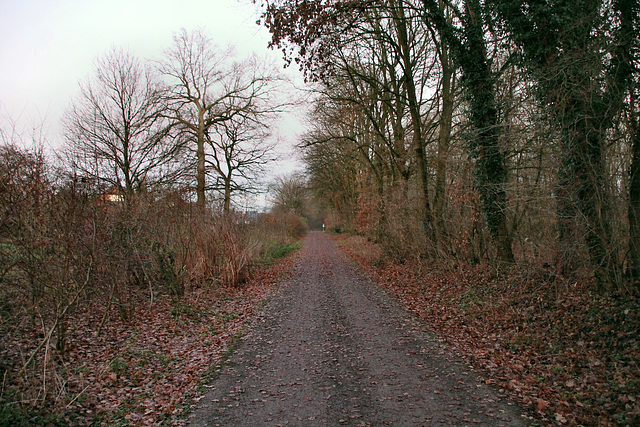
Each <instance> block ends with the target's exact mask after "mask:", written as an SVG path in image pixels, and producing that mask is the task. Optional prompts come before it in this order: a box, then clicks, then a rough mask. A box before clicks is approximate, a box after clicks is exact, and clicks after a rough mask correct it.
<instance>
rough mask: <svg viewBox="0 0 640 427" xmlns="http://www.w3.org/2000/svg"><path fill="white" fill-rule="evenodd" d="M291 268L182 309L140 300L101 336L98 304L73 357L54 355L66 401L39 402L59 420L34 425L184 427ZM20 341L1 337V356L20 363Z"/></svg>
mask: <svg viewBox="0 0 640 427" xmlns="http://www.w3.org/2000/svg"><path fill="white" fill-rule="evenodd" d="M292 262H293V259H292V257H289V258H286V259H284V260H282V261H280V262H278V263H277V264H275V265H273V266H271V267H269V268H263V269H260V270H258V271H256V272H255V273H254V274H253V277H252V279H251V280H250V282H248V283H247V284H246V286H243V287H234V286H226V287H222V286H221V287H217V288H210V289H208V290H205V289H199V290H195V291H194V292H190V293H189V294H188V295H186V296H185V298H184V299H183V300H182V301H181V302H180V303H179V305H176V304H173V303H172V302H171V299H170V298H169V297H168V296H167V297H164V298H161V299H159V300H156V301H155V302H154V303H153V304H149V302H148V301H145V299H144V296H142V295H141V296H139V298H140V301H139V302H138V303H137V304H135V307H136V309H135V313H134V314H133V316H132V321H130V322H128V323H123V322H122V321H120V320H117V319H118V316H117V315H115V314H114V315H113V316H110V319H113V320H112V321H110V322H107V323H106V324H105V325H104V327H103V329H102V331H101V333H100V335H98V334H97V329H98V325H99V324H100V322H101V319H102V317H103V316H104V313H103V312H102V310H101V309H98V308H96V305H95V304H93V305H89V306H81V307H79V308H78V310H76V311H75V312H74V314H73V316H72V317H71V318H70V319H69V325H70V328H69V331H68V338H67V339H68V351H67V352H66V354H64V355H63V356H59V355H57V354H55V356H52V357H56V358H57V360H56V364H57V366H56V368H55V370H54V372H51V373H50V376H51V377H52V378H54V379H55V380H56V381H58V382H59V383H60V384H59V386H60V390H61V392H60V393H61V396H60V399H58V401H57V402H55V403H51V404H49V405H42V404H38V403H37V402H32V404H31V406H32V407H33V408H37V409H36V410H37V411H38V412H40V413H41V414H44V413H48V414H52V416H50V417H48V418H45V417H44V416H42V417H39V418H38V420H37V421H33V420H34V418H32V422H43V423H50V422H51V420H56V422H58V423H61V424H65V425H89V424H92V425H113V424H118V423H124V424H127V425H140V426H144V425H157V424H159V423H161V422H162V423H166V424H171V425H179V424H182V421H181V420H180V414H182V413H183V411H184V409H185V404H186V403H188V402H189V401H190V400H194V401H197V400H199V399H200V398H201V396H202V392H203V391H205V390H206V387H203V388H202V389H201V390H200V391H198V390H197V388H198V387H199V386H204V383H205V382H206V380H207V378H210V377H211V375H214V374H215V371H216V368H217V367H218V366H219V364H220V363H221V362H222V361H223V360H224V358H225V356H226V354H227V352H228V349H229V348H230V346H232V345H233V343H234V341H235V340H236V339H237V338H238V337H239V336H240V335H241V334H242V331H243V330H244V328H245V327H246V326H247V324H248V321H249V320H250V318H251V316H252V315H254V314H255V313H256V310H259V308H260V306H261V304H262V303H263V302H264V301H265V300H266V298H267V297H268V295H269V293H270V292H271V290H272V289H273V286H274V284H275V283H277V282H278V280H279V279H280V278H281V277H282V275H283V274H285V272H286V271H288V270H289V268H290V267H291V265H292ZM131 298H135V297H134V296H131ZM112 310H116V309H115V308H112ZM32 329H33V330H32V331H31V332H32V333H26V334H22V335H20V340H22V341H26V340H29V339H33V345H34V346H35V345H37V342H38V341H39V340H38V330H37V328H32ZM25 332H28V331H25ZM16 336H17V335H11V336H9V335H7V336H5V337H2V338H0V357H2V358H3V359H4V360H5V361H9V360H20V358H19V357H15V356H16V355H12V354H9V353H11V351H12V350H11V349H15V348H26V347H28V346H26V345H25V343H24V342H21V343H20V345H19V346H18V345H15V344H16V343H12V342H9V341H10V340H11V339H18V338H15V337H16ZM28 337H32V338H28ZM50 354H54V352H53V351H51V352H50ZM2 367H3V368H4V369H16V367H11V366H4V365H3V366H2ZM37 378H38V377H37V376H32V377H30V376H28V375H25V380H24V381H26V382H29V381H36V383H34V384H32V385H31V386H30V385H29V384H28V383H25V384H20V385H17V387H18V389H29V388H32V389H33V388H35V389H37V388H38V387H40V386H41V384H39V383H37ZM4 386H5V385H3V390H4ZM14 386H16V385H14ZM14 389H15V388H14ZM0 415H2V413H0ZM42 420H49V421H42ZM0 421H1V419H0ZM25 422H28V421H26V419H25ZM29 423H30V422H29ZM0 424H1V423H0Z"/></svg>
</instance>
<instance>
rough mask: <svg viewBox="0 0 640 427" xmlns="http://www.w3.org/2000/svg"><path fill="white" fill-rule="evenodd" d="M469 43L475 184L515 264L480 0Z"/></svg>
mask: <svg viewBox="0 0 640 427" xmlns="http://www.w3.org/2000/svg"><path fill="white" fill-rule="evenodd" d="M466 7H467V17H468V22H467V24H466V27H465V33H466V37H467V46H466V49H465V52H464V54H463V55H461V58H460V59H461V66H462V69H463V72H464V82H465V86H466V89H467V92H468V95H469V108H470V110H471V111H470V121H471V123H472V124H473V127H474V130H475V132H476V135H475V138H474V141H471V150H472V154H473V155H474V157H475V158H476V162H475V174H476V186H477V189H478V193H479V195H480V200H481V202H482V209H483V212H484V216H485V219H486V221H487V226H488V227H489V232H490V233H491V238H492V240H493V242H494V244H495V246H496V249H497V252H498V259H499V260H500V261H501V262H505V263H513V262H514V257H513V250H512V241H511V240H512V239H511V235H510V234H509V232H508V228H507V215H506V207H507V192H506V184H507V167H506V165H505V154H504V151H503V150H502V147H501V146H500V123H499V118H498V109H497V107H496V100H495V81H494V78H493V76H492V73H491V69H490V65H489V63H488V61H487V57H486V46H485V44H484V37H483V36H484V28H483V20H482V19H481V12H480V3H479V1H478V0H467V3H466Z"/></svg>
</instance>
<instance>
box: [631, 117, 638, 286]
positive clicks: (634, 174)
mask: <svg viewBox="0 0 640 427" xmlns="http://www.w3.org/2000/svg"><path fill="white" fill-rule="evenodd" d="M631 108H635V106H633V105H632V107H631ZM633 115H634V116H635V117H632V118H631V124H630V126H629V127H630V130H631V132H632V134H631V135H632V141H631V150H632V153H633V157H632V160H631V166H630V181H631V182H630V184H629V275H630V277H631V279H632V280H633V282H634V287H635V290H636V291H638V290H640V123H639V118H638V117H637V114H633Z"/></svg>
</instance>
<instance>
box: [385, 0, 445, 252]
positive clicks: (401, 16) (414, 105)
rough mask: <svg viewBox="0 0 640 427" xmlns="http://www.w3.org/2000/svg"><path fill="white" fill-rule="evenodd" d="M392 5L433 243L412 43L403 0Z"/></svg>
mask: <svg viewBox="0 0 640 427" xmlns="http://www.w3.org/2000/svg"><path fill="white" fill-rule="evenodd" d="M391 4H392V7H393V10H394V13H395V14H396V16H395V20H396V25H397V30H398V45H399V47H400V51H401V55H402V65H403V70H404V79H405V84H406V87H407V100H408V104H409V113H410V114H411V126H412V128H413V149H414V151H415V155H416V163H417V167H418V178H419V180H420V189H421V191H422V199H423V200H422V227H423V230H424V232H425V235H426V236H427V239H428V241H431V243H432V245H433V244H435V243H436V242H435V232H434V227H433V214H432V212H431V201H430V198H429V164H428V159H427V156H426V153H425V149H426V147H425V145H426V144H425V139H424V136H423V134H422V117H421V115H420V104H419V102H418V97H417V94H416V86H415V82H414V75H413V66H412V64H411V52H410V49H411V47H410V44H409V39H408V33H407V22H406V16H405V13H404V7H403V5H402V1H400V2H399V3H398V6H397V8H396V7H395V5H394V4H395V1H392V3H391Z"/></svg>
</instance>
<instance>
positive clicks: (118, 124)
mask: <svg viewBox="0 0 640 427" xmlns="http://www.w3.org/2000/svg"><path fill="white" fill-rule="evenodd" d="M155 86H156V85H155V83H154V79H153V77H152V75H151V73H150V71H149V70H148V69H145V68H144V67H143V66H142V65H141V64H140V61H139V60H138V59H137V58H135V57H134V56H132V55H131V54H130V53H128V52H126V51H123V50H121V49H113V50H112V51H111V52H109V53H108V54H107V55H105V56H103V57H101V58H99V59H98V60H97V61H96V63H95V70H94V76H93V78H92V79H91V80H89V81H87V82H86V83H84V84H81V85H80V94H79V95H78V97H77V98H76V99H75V101H74V102H73V103H72V105H71V107H70V108H69V110H68V111H67V112H66V115H65V117H64V125H65V140H66V149H67V150H66V151H67V155H68V157H69V159H70V161H71V163H72V165H73V167H74V168H75V169H76V170H78V171H79V172H80V173H82V174H83V175H86V176H88V177H90V178H97V179H99V180H101V181H103V182H106V183H107V184H109V185H111V186H115V187H117V188H119V189H120V190H121V191H122V192H123V193H124V194H125V195H127V196H130V195H131V194H133V193H134V192H135V191H136V190H138V189H139V188H141V187H142V186H144V185H147V184H152V183H155V182H161V181H165V180H167V179H169V178H170V177H171V176H172V173H170V171H169V168H167V166H168V165H169V164H170V163H171V162H172V161H173V160H174V157H173V155H174V154H175V151H176V147H175V145H173V144H167V143H166V141H164V138H165V137H166V136H167V132H168V127H167V126H166V122H164V121H163V120H162V118H161V117H160V116H159V114H158V110H157V102H156V88H155ZM160 170H162V172H161V173H160V172H159V173H155V172H154V171H160Z"/></svg>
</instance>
